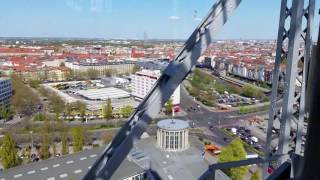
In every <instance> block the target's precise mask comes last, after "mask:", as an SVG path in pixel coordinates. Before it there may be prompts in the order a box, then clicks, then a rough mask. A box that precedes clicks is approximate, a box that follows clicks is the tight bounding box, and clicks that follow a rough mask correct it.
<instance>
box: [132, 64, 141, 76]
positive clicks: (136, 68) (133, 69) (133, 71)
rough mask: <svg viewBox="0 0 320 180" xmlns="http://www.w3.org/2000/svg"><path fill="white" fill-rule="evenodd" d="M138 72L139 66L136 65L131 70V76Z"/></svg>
mask: <svg viewBox="0 0 320 180" xmlns="http://www.w3.org/2000/svg"><path fill="white" fill-rule="evenodd" d="M138 71H140V66H139V65H137V64H135V65H134V66H133V68H132V74H134V73H136V72H138Z"/></svg>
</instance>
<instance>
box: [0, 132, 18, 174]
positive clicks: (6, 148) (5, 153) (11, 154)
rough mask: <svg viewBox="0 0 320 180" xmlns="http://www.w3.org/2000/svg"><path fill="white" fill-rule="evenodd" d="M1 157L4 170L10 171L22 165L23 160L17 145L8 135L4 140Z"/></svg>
mask: <svg viewBox="0 0 320 180" xmlns="http://www.w3.org/2000/svg"><path fill="white" fill-rule="evenodd" d="M0 157H1V161H2V165H3V166H4V168H6V169H8V168H11V167H14V166H17V165H20V164H21V159H20V158H19V156H18V154H17V149H16V143H15V141H14V140H13V138H12V137H11V135H9V134H6V135H5V136H4V138H3V141H2V145H1V149H0Z"/></svg>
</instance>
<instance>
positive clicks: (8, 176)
mask: <svg viewBox="0 0 320 180" xmlns="http://www.w3.org/2000/svg"><path fill="white" fill-rule="evenodd" d="M102 150H103V148H94V149H91V150H85V151H82V152H80V153H75V154H71V155H66V156H63V157H59V158H53V159H49V160H44V161H40V162H37V163H32V164H28V165H24V166H18V167H15V168H11V169H8V170H5V171H4V172H3V173H0V180H12V179H14V180H38V179H43V180H56V179H81V178H82V177H83V176H84V174H85V173H86V172H87V171H88V169H89V168H90V167H91V165H92V164H93V163H94V161H95V160H96V158H97V156H98V155H99V153H100V152H101V151H102Z"/></svg>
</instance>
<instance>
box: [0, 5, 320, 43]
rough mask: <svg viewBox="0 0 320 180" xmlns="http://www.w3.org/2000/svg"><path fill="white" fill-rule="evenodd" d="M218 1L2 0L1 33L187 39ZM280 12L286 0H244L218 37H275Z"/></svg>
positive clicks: (11, 35) (43, 35)
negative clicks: (281, 5)
mask: <svg viewBox="0 0 320 180" xmlns="http://www.w3.org/2000/svg"><path fill="white" fill-rule="evenodd" d="M215 1H216V0H1V6H0V37H77V38H106V39H109V38H113V39H118V38H121V39H144V38H148V39H186V38H188V37H189V35H190V34H191V32H192V31H193V30H194V29H195V27H196V26H197V25H198V24H199V23H200V20H201V19H202V18H203V17H204V16H205V15H206V14H207V13H208V10H209V9H210V7H211V6H212V5H213V4H214V2H215ZM317 3H318V4H317V5H316V7H317V9H319V2H318V1H317ZM279 11H280V0H243V1H242V3H241V4H240V6H239V8H238V9H237V10H236V12H235V13H234V15H233V16H232V17H231V19H230V20H229V21H228V22H227V24H226V25H225V26H224V27H223V29H222V31H220V32H219V33H218V35H217V36H216V38H217V39H240V38H242V39H275V38H276V37H277V30H278V21H279ZM316 12H318V11H317V10H316ZM317 16H318V15H317ZM316 20H317V21H316V23H315V28H314V29H316V27H318V26H319V18H318V17H317V18H316Z"/></svg>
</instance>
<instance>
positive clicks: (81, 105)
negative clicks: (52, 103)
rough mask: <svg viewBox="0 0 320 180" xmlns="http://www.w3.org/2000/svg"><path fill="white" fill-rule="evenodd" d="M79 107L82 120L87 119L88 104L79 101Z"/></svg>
mask: <svg viewBox="0 0 320 180" xmlns="http://www.w3.org/2000/svg"><path fill="white" fill-rule="evenodd" d="M78 108H79V112H80V116H81V119H82V121H85V116H86V108H87V107H86V104H85V103H83V102H80V101H79V104H78Z"/></svg>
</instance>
